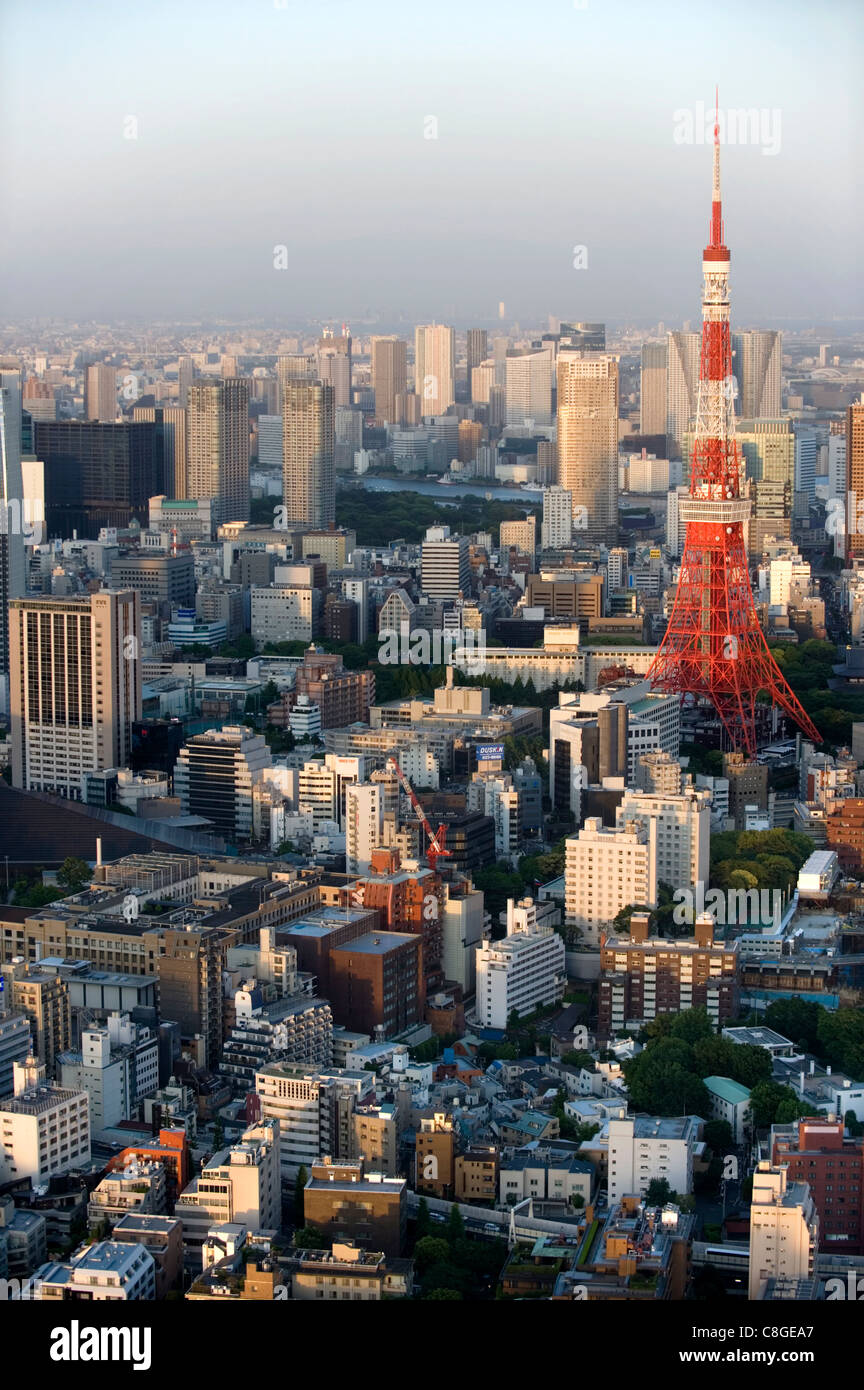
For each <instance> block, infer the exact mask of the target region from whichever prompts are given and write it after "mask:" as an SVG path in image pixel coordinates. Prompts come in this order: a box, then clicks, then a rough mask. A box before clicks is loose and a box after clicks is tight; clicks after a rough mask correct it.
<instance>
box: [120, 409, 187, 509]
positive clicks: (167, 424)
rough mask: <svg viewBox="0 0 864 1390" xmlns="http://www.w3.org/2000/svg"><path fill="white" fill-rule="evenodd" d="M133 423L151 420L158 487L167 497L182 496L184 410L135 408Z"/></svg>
mask: <svg viewBox="0 0 864 1390" xmlns="http://www.w3.org/2000/svg"><path fill="white" fill-rule="evenodd" d="M132 419H133V420H152V421H153V423H154V424H155V426H156V448H157V450H158V452H159V456H160V458H161V467H162V480H163V482H162V485H163V487H164V488H165V489H166V495H167V496H168V497H170V498H183V497H186V495H187V493H186V448H187V445H186V411H185V409H183V408H182V407H181V406H177V405H164V406H163V405H157V406H152V405H136V406H134V407H133V410H132Z"/></svg>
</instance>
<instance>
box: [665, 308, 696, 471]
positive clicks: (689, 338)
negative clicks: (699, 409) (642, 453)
mask: <svg viewBox="0 0 864 1390" xmlns="http://www.w3.org/2000/svg"><path fill="white" fill-rule="evenodd" d="M701 351H702V338H701V335H700V334H699V333H670V334H669V339H668V352H667V359H666V371H667V377H666V453H667V454H668V456H669V458H670V459H684V460H685V464H686V467H685V469H684V473H685V477H686V476H689V460H688V459H686V457H685V454H684V436H685V434H686V433H687V431H688V430H689V429H690V426H691V424H692V423H693V422H694V421H695V419H696V402H697V399H698V396H699V359H700V355H701Z"/></svg>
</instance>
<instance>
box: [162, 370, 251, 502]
mask: <svg viewBox="0 0 864 1390" xmlns="http://www.w3.org/2000/svg"><path fill="white" fill-rule="evenodd" d="M187 417H188V418H187V425H186V430H187V435H186V438H187V480H186V484H187V490H186V496H187V497H189V498H198V497H209V498H211V499H212V501H213V515H214V520H215V521H216V522H226V521H248V520H249V387H248V383H247V382H246V381H243V380H240V379H239V378H238V379H233V380H231V379H228V380H225V381H210V382H196V383H195V384H194V385H192V386H190V387H189V393H188V406H187ZM152 491H153V492H158V491H159V489H158V488H153V489H152Z"/></svg>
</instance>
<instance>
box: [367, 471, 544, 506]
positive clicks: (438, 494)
mask: <svg viewBox="0 0 864 1390" xmlns="http://www.w3.org/2000/svg"><path fill="white" fill-rule="evenodd" d="M351 481H352V482H354V483H359V484H360V486H361V487H362V488H364V489H365V490H367V491H369V492H421V493H423V495H424V496H426V497H434V498H435V501H436V502H441V503H447V502H453V501H454V500H455V498H457V497H483V498H485V500H486V501H487V502H521V503H523V505H524V506H526V507H530V506H532V505H539V504H540V503H541V502H542V501H543V493H542V490H541V489H540V488H536V489H535V488H532V489H531V490H530V491H527V490H526V491H524V492H523V490H522V489H521V488H518V487H489V486H488V485H487V486H485V487H484V485H483V484H482V483H453V484H452V485H447V484H445V485H444V486H442V485H441V483H430V482H427V481H426V480H425V479H421V478H411V477H403V478H376V477H369V475H368V474H366V473H363V474H360V475H359V476H355V477H354V478H353V479H352V480H351Z"/></svg>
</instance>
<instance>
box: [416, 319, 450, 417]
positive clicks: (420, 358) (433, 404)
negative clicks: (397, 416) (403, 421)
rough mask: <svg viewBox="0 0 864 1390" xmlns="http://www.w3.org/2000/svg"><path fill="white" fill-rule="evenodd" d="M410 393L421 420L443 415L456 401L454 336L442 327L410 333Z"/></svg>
mask: <svg viewBox="0 0 864 1390" xmlns="http://www.w3.org/2000/svg"><path fill="white" fill-rule="evenodd" d="M414 391H415V393H416V395H418V396H419V397H420V401H421V410H422V413H423V417H424V418H425V417H427V416H431V415H443V414H444V413H445V411H447V410H449V409H450V406H451V405H453V403H454V401H455V399H456V333H455V330H454V329H452V328H447V327H445V326H444V325H443V324H419V325H418V326H417V328H415V330H414Z"/></svg>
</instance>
